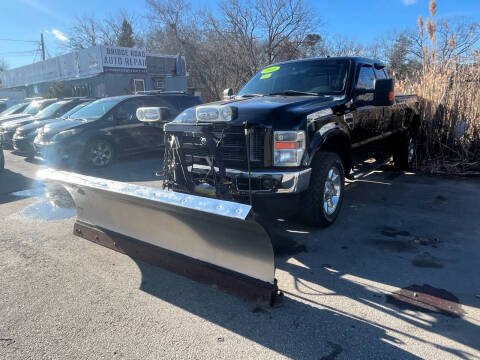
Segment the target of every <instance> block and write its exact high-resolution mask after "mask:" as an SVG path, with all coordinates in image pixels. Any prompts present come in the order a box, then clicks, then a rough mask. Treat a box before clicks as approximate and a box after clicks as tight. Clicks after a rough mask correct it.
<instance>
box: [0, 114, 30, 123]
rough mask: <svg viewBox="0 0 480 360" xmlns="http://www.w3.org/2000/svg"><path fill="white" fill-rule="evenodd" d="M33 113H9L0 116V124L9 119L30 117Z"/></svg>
mask: <svg viewBox="0 0 480 360" xmlns="http://www.w3.org/2000/svg"><path fill="white" fill-rule="evenodd" d="M30 116H32V115H30V114H24V113H22V114H13V115H7V116H2V117H0V125H1V124H4V123H6V122H7V121H11V120H15V119H21V118H26V117H30Z"/></svg>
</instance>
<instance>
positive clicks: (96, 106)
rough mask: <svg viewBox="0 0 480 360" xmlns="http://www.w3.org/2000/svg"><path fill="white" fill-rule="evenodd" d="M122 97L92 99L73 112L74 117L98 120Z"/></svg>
mask: <svg viewBox="0 0 480 360" xmlns="http://www.w3.org/2000/svg"><path fill="white" fill-rule="evenodd" d="M122 100H123V99H118V98H116V99H115V98H113V99H112V98H107V99H101V100H97V101H94V102H92V103H90V104H88V105H86V106H84V107H83V108H81V109H80V110H78V111H77V112H76V113H75V116H72V118H74V119H85V120H89V121H91V120H98V119H100V118H101V117H102V116H103V115H105V114H106V113H107V112H108V111H109V110H110V109H111V108H113V107H114V106H115V105H117V104H118V103H119V102H121V101H122Z"/></svg>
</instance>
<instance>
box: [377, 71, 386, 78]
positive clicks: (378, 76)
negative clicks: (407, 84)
mask: <svg viewBox="0 0 480 360" xmlns="http://www.w3.org/2000/svg"><path fill="white" fill-rule="evenodd" d="M375 76H376V77H377V79H386V78H387V73H386V72H385V69H375Z"/></svg>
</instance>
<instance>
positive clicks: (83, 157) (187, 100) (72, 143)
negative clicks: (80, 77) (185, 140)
mask: <svg viewBox="0 0 480 360" xmlns="http://www.w3.org/2000/svg"><path fill="white" fill-rule="evenodd" d="M200 103H201V100H200V98H199V97H197V96H192V95H188V94H184V93H179V92H164V93H154V94H148V95H147V94H142V95H125V96H116V97H109V98H104V99H100V100H97V101H94V102H92V103H90V104H88V105H86V106H85V107H83V108H82V109H80V110H78V111H77V112H76V113H75V114H74V116H72V118H70V119H66V120H64V121H58V122H55V123H52V124H48V125H46V126H44V127H42V128H41V129H40V130H39V131H38V135H37V136H36V138H35V141H34V147H35V151H36V153H37V155H38V156H39V157H40V158H43V159H44V160H46V161H47V162H49V163H52V164H62V165H67V166H75V165H77V164H79V163H84V164H86V165H87V166H91V167H104V166H108V165H109V164H110V163H111V162H112V160H113V159H114V158H116V157H120V156H124V155H129V154H133V153H141V152H145V151H152V150H157V149H160V148H162V147H163V140H164V136H163V129H162V127H161V126H157V127H156V126H149V125H147V124H145V123H142V122H140V121H139V120H138V119H137V116H136V111H137V109H138V108H139V107H145V106H146V107H168V108H169V109H170V116H168V120H167V121H169V120H172V119H173V118H174V117H175V116H176V115H178V114H179V113H180V112H182V111H183V110H184V109H186V108H188V107H191V106H195V105H198V104H200Z"/></svg>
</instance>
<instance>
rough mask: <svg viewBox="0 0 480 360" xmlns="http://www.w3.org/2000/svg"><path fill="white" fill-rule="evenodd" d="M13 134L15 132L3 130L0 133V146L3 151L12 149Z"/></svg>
mask: <svg viewBox="0 0 480 360" xmlns="http://www.w3.org/2000/svg"><path fill="white" fill-rule="evenodd" d="M14 134H15V130H13V131H6V130H3V131H2V132H0V137H1V140H2V144H3V147H4V148H5V149H11V148H12V147H13V143H12V139H13V135H14Z"/></svg>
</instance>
